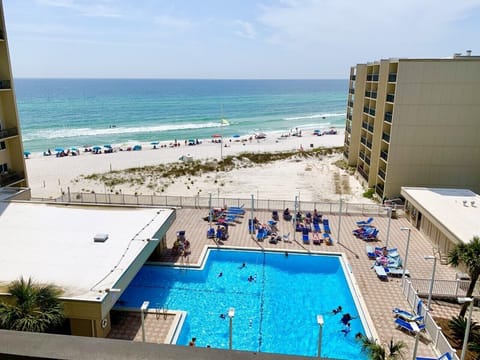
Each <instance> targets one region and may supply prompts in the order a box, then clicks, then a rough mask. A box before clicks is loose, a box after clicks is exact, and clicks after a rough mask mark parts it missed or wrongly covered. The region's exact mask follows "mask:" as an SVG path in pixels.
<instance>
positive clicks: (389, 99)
mask: <svg viewBox="0 0 480 360" xmlns="http://www.w3.org/2000/svg"><path fill="white" fill-rule="evenodd" d="M387 101H388V102H391V103H393V102H394V101H395V94H387Z"/></svg>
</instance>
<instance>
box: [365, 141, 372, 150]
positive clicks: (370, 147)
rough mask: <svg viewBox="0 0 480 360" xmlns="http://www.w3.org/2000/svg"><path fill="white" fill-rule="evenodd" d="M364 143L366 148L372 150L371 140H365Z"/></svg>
mask: <svg viewBox="0 0 480 360" xmlns="http://www.w3.org/2000/svg"><path fill="white" fill-rule="evenodd" d="M365 145H367V148H369V149H370V150H372V142H371V141H367V143H366V144H365Z"/></svg>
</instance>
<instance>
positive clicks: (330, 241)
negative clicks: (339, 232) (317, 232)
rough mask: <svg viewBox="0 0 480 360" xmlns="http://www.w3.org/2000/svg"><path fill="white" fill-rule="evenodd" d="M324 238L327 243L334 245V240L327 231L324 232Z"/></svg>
mask: <svg viewBox="0 0 480 360" xmlns="http://www.w3.org/2000/svg"><path fill="white" fill-rule="evenodd" d="M323 240H324V241H325V244H326V245H333V240H332V238H331V236H330V234H328V233H326V232H324V233H323Z"/></svg>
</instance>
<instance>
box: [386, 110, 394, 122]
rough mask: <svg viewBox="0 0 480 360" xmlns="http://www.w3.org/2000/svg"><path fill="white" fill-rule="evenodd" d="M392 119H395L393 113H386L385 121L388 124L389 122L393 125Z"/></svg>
mask: <svg viewBox="0 0 480 360" xmlns="http://www.w3.org/2000/svg"><path fill="white" fill-rule="evenodd" d="M392 117H393V116H392V113H391V112H386V113H385V117H384V119H385V121H386V122H388V123H390V124H391V123H392Z"/></svg>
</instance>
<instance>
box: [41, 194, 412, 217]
mask: <svg viewBox="0 0 480 360" xmlns="http://www.w3.org/2000/svg"><path fill="white" fill-rule="evenodd" d="M34 200H35V199H34ZM38 200H40V199H38ZM42 200H43V199H42ZM49 201H52V200H51V199H50V200H49ZM53 201H55V202H62V203H86V204H115V205H139V206H162V207H190V208H198V209H200V208H205V209H208V208H209V206H210V202H211V206H212V207H225V206H226V207H232V206H244V207H245V209H250V208H252V204H253V208H254V210H265V211H273V210H277V211H279V212H280V213H281V212H282V211H283V209H286V208H289V209H290V210H291V211H293V210H294V209H295V200H269V199H258V198H254V197H252V198H250V199H244V198H226V197H215V196H212V197H209V196H193V197H192V196H167V195H132V194H110V193H107V194H104V193H103V194H102V193H77V192H75V193H74V192H72V193H70V192H66V193H65V194H63V195H62V196H61V197H59V198H57V199H55V200H53ZM296 208H297V209H299V210H301V211H312V212H313V210H314V209H317V211H318V212H319V213H322V214H338V213H340V210H341V212H342V214H347V215H348V214H356V215H363V216H374V215H387V208H386V207H384V206H383V205H380V204H353V203H347V202H343V201H342V202H340V201H338V202H326V201H300V200H299V201H297V207H296ZM396 210H397V212H403V211H402V207H397V209H396Z"/></svg>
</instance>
